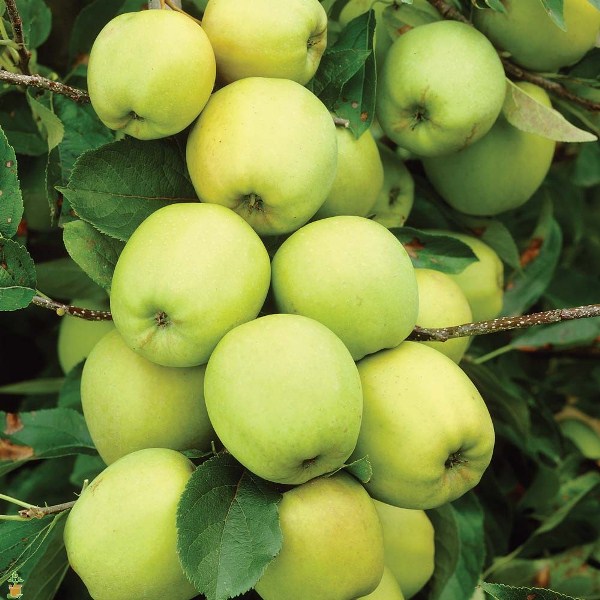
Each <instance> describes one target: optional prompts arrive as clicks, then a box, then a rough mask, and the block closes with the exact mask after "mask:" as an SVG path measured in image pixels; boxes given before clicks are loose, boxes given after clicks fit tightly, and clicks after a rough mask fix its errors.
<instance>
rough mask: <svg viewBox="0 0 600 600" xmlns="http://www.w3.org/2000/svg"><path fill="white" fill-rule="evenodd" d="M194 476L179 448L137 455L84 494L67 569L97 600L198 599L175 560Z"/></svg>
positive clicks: (70, 536)
mask: <svg viewBox="0 0 600 600" xmlns="http://www.w3.org/2000/svg"><path fill="white" fill-rule="evenodd" d="M193 470H194V465H193V464H192V462H191V461H189V460H188V459H187V458H186V457H185V456H183V455H182V454H180V453H179V452H176V451H175V450H168V449H165V448H149V449H145V450H138V451H137V452H134V453H132V454H128V455H127V456H124V457H123V458H121V459H119V460H118V461H116V462H115V463H113V464H112V465H110V466H109V467H107V468H106V469H104V471H102V473H100V475H98V476H97V477H96V478H95V479H94V480H93V481H92V483H90V485H89V486H88V487H87V488H86V489H85V490H84V491H83V492H82V493H81V495H80V496H79V498H78V499H77V501H76V502H75V506H73V508H72V509H71V512H70V513H69V516H68V517H67V523H66V525H65V531H64V541H65V546H66V550H67V557H68V559H69V564H70V565H71V567H72V568H73V570H74V571H75V572H76V573H77V574H78V575H79V577H81V579H82V580H83V583H84V584H85V585H86V587H87V588H88V591H89V593H90V596H91V597H92V598H94V600H130V599H131V598H144V600H162V599H163V598H171V599H172V600H190V599H191V598H194V597H195V596H196V595H197V594H198V592H197V591H195V590H194V588H193V587H192V585H191V584H190V583H189V582H188V580H187V578H186V576H185V575H184V573H183V570H182V568H181V566H180V564H179V558H178V555H177V528H176V513H177V504H178V502H179V498H180V496H181V494H182V492H183V490H184V488H185V485H186V484H187V482H188V479H189V478H190V476H191V474H192V472H193Z"/></svg>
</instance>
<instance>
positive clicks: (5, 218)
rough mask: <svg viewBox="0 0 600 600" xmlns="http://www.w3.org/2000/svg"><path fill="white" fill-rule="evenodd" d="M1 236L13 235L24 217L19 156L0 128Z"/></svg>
mask: <svg viewBox="0 0 600 600" xmlns="http://www.w3.org/2000/svg"><path fill="white" fill-rule="evenodd" d="M0 155H1V158H0V236H3V237H7V238H9V237H13V236H14V235H15V234H16V233H17V228H18V227H19V223H20V222H21V218H22V217H23V198H22V196H21V188H20V187H19V178H18V177H17V157H16V156H15V151H14V150H13V148H12V147H11V146H10V144H9V143H8V139H7V138H6V136H5V135H4V132H3V131H2V130H1V129H0Z"/></svg>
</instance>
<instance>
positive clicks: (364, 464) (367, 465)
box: [342, 456, 373, 483]
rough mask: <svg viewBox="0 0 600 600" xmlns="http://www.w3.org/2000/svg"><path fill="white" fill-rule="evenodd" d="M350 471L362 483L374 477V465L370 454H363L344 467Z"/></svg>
mask: <svg viewBox="0 0 600 600" xmlns="http://www.w3.org/2000/svg"><path fill="white" fill-rule="evenodd" d="M342 468H343V469H344V470H345V471H348V473H351V474H352V475H354V477H356V479H358V480H359V481H360V482H361V483H368V482H369V481H370V480H371V477H373V467H372V466H371V461H370V460H369V457H368V456H363V457H362V458H359V459H358V460H355V461H352V462H351V463H349V464H347V465H344V466H343V467H342Z"/></svg>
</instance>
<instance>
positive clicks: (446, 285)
mask: <svg viewBox="0 0 600 600" xmlns="http://www.w3.org/2000/svg"><path fill="white" fill-rule="evenodd" d="M415 275H416V276H417V286H418V289H419V314H418V316H417V325H419V326H420V327H426V328H437V327H450V326H452V325H463V324H464V323H471V322H472V321H473V313H472V312H471V307H470V306H469V301H468V300H467V297H466V296H465V294H464V292H463V291H462V290H461V288H460V286H459V285H458V284H457V283H456V282H455V281H453V279H452V278H451V277H450V276H449V275H446V274H445V273H442V272H441V271H435V270H433V269H415ZM469 339H470V338H468V337H462V338H455V339H451V340H447V341H445V342H421V343H422V344H426V345H428V346H431V347H432V348H435V349H436V350H439V351H440V352H441V353H442V354H445V355H446V356H447V357H448V358H451V359H452V360H453V361H454V362H456V363H458V362H460V360H461V359H462V357H463V355H464V353H465V352H466V351H467V347H468V345H469Z"/></svg>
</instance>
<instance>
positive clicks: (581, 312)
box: [407, 304, 600, 342]
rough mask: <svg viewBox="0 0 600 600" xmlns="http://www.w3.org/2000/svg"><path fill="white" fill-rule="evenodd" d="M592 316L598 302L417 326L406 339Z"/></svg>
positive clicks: (599, 310) (493, 330)
mask: <svg viewBox="0 0 600 600" xmlns="http://www.w3.org/2000/svg"><path fill="white" fill-rule="evenodd" d="M592 317H600V304H588V305H587V306H577V307H575V308H558V309H555V310H547V311H544V312H539V313H532V314H530V315H521V316H517V317H500V318H498V319H492V320H491V321H480V322H479V323H465V324H464V325H456V326H453V327H441V328H437V329H427V328H424V327H418V326H417V327H415V329H414V330H413V332H412V333H411V334H410V335H409V336H408V338H407V339H409V340H414V341H418V342H431V341H434V342H445V341H447V340H450V339H454V338H459V337H468V336H474V335H486V334H488V333H496V332H497V331H508V330H512V329H525V328H527V327H535V326H536V325H547V324H549V323H558V322H560V321H571V320H573V319H589V318H592Z"/></svg>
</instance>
